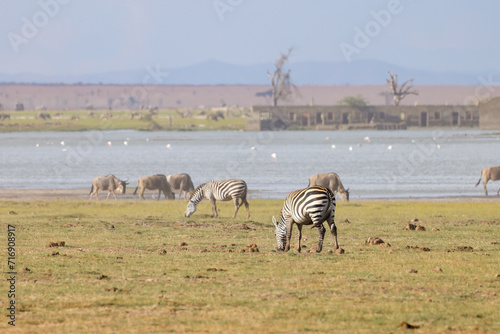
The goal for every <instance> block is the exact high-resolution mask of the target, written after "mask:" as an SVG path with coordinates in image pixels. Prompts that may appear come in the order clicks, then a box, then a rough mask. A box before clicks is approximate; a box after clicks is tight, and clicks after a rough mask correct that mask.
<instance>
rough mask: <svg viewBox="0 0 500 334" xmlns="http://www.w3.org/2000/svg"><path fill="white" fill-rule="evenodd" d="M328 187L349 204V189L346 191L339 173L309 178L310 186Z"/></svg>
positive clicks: (316, 175)
mask: <svg viewBox="0 0 500 334" xmlns="http://www.w3.org/2000/svg"><path fill="white" fill-rule="evenodd" d="M315 185H318V186H323V187H327V188H328V189H330V190H331V191H333V193H334V194H335V193H336V194H338V195H340V197H341V198H342V200H343V201H347V202H349V188H347V189H344V185H343V184H342V182H341V181H340V177H339V176H338V175H337V173H328V174H315V175H313V176H311V177H310V178H309V186H315Z"/></svg>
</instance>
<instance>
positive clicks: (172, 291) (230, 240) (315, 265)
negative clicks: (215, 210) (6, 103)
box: [0, 199, 500, 333]
mask: <svg viewBox="0 0 500 334" xmlns="http://www.w3.org/2000/svg"><path fill="white" fill-rule="evenodd" d="M249 202H250V212H251V218H250V219H248V220H247V219H245V217H246V215H245V212H244V210H243V211H242V212H240V213H239V214H238V217H237V218H236V219H231V218H229V217H230V216H231V215H232V212H233V211H232V210H233V206H232V203H229V202H225V203H220V204H219V209H220V215H219V218H217V219H213V218H211V217H210V216H209V215H208V214H209V213H210V212H211V211H210V210H211V209H210V205H209V203H208V202H206V201H204V202H202V203H200V205H199V206H198V210H197V212H196V213H195V214H194V215H193V216H192V217H191V218H189V219H188V220H186V219H185V218H184V216H183V213H184V210H185V207H186V202H184V201H183V200H176V201H160V202H157V201H141V202H139V201H129V200H121V201H117V202H116V201H108V202H106V201H100V202H95V201H88V200H54V201H2V202H0V221H1V222H2V229H3V233H4V236H6V234H7V225H8V224H10V225H13V226H15V229H16V254H17V255H16V270H17V272H18V275H17V282H16V303H17V304H16V305H17V319H16V326H15V328H14V329H13V328H12V327H11V326H9V325H8V324H7V321H8V318H6V317H5V316H4V314H6V312H7V310H6V307H7V302H8V300H7V298H6V296H7V286H6V284H2V285H1V294H0V296H1V297H0V308H1V309H2V310H3V313H4V314H2V319H3V320H2V321H1V323H0V332H2V333H5V332H6V331H8V332H16V333H17V332H19V333H169V332H170V333H215V332H217V333H322V332H336V333H391V332H392V333H397V332H409V331H411V332H412V333H448V332H449V333H488V332H491V333H493V332H496V333H498V332H500V298H499V291H500V278H499V277H498V276H499V275H498V274H500V267H499V263H500V233H499V231H500V220H499V219H498V217H499V216H498V212H499V211H498V203H494V202H489V203H485V202H476V203H468V202H432V203H425V202H350V203H343V202H340V203H339V204H338V206H337V214H336V222H337V226H338V232H339V244H340V246H341V247H342V248H343V249H344V250H345V254H340V255H337V254H332V253H329V252H328V251H329V250H332V248H333V242H332V241H333V239H332V237H331V235H329V234H327V235H326V236H325V245H324V248H323V252H322V253H319V254H316V253H310V252H308V251H307V250H309V249H311V248H313V247H314V246H315V245H316V243H317V232H316V231H315V230H310V229H308V228H305V229H304V231H303V232H304V234H303V237H304V241H303V244H305V245H306V249H304V250H303V251H302V253H298V252H297V251H296V250H291V251H290V252H288V253H281V252H276V251H275V244H276V241H275V238H274V233H273V232H274V231H273V228H272V223H271V216H272V215H277V214H278V212H279V209H280V207H281V204H282V201H281V200H260V199H254V200H250V201H249ZM413 218H418V219H419V220H420V221H419V222H418V223H417V224H420V225H422V226H424V227H425V229H426V230H425V231H416V230H404V229H403V228H404V226H406V225H407V224H408V222H409V221H410V220H411V219H413ZM346 220H348V222H347V221H346ZM295 232H296V230H295ZM295 236H296V233H295V234H294V237H295ZM369 237H379V238H381V239H383V241H385V242H386V243H389V244H390V247H389V246H380V245H368V244H365V241H366V239H367V238H369ZM2 240H3V242H4V244H6V243H7V241H6V237H3V238H2ZM61 241H64V246H56V245H52V247H51V246H50V243H57V242H61ZM252 244H255V245H256V246H257V247H258V251H255V246H254V247H253V249H254V251H253V252H252V251H251V248H252ZM293 244H296V240H295V238H294V242H293ZM1 258H2V261H1V263H2V266H4V268H5V267H6V262H7V261H6V252H5V250H4V251H2V255H1ZM437 267H439V268H440V270H441V271H440V270H438V269H436V268H437ZM412 270H413V271H416V272H411V271H412ZM5 271H6V270H5ZM402 322H406V323H408V324H410V325H414V326H418V327H419V328H416V329H413V330H409V329H403V328H400V327H398V325H400V324H401V323H402Z"/></svg>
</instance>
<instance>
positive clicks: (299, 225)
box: [297, 224, 302, 253]
mask: <svg viewBox="0 0 500 334" xmlns="http://www.w3.org/2000/svg"><path fill="white" fill-rule="evenodd" d="M297 229H298V230H299V234H298V236H297V239H298V241H299V246H298V247H297V252H299V253H300V251H301V250H302V247H300V241H301V240H302V225H301V224H297Z"/></svg>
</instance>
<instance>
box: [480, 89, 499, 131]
mask: <svg viewBox="0 0 500 334" xmlns="http://www.w3.org/2000/svg"><path fill="white" fill-rule="evenodd" d="M479 128H480V129H483V130H499V129H500V98H498V97H496V98H494V99H491V100H489V101H488V102H486V103H481V104H480V105H479Z"/></svg>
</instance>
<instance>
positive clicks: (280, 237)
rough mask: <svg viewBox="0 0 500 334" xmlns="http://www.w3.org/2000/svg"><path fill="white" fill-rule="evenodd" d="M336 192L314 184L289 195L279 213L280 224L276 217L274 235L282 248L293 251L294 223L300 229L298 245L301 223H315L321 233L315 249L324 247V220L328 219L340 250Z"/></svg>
mask: <svg viewBox="0 0 500 334" xmlns="http://www.w3.org/2000/svg"><path fill="white" fill-rule="evenodd" d="M334 218H335V195H334V193H333V192H332V191H331V190H330V189H328V188H325V187H323V186H312V187H308V188H305V189H300V190H295V191H293V192H291V193H290V194H288V196H287V197H286V199H285V203H284V204H283V208H282V209H281V212H280V217H279V223H278V222H276V218H274V216H273V219H272V221H273V224H274V226H275V227H276V230H275V235H276V241H277V243H278V250H279V251H285V252H287V251H289V250H290V239H291V238H292V227H293V224H294V223H295V224H297V228H298V230H299V235H298V239H299V246H298V247H297V251H299V252H300V250H301V247H300V241H301V239H302V225H311V224H312V225H313V226H312V228H317V229H318V233H319V242H318V247H317V248H316V252H317V253H319V252H321V250H322V249H323V238H324V236H325V231H326V229H325V227H324V226H323V222H324V221H325V220H326V221H327V223H328V226H329V227H330V231H331V232H332V235H333V238H334V242H335V249H338V248H339V246H338V242H337V226H335V220H334Z"/></svg>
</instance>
